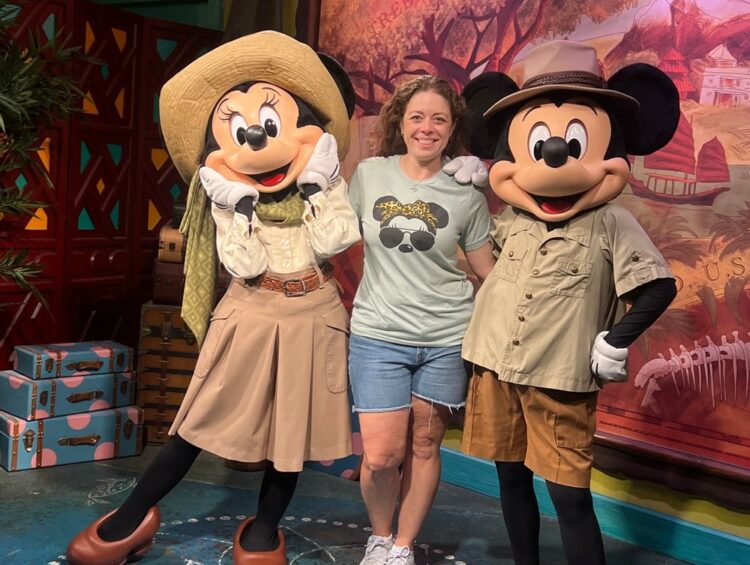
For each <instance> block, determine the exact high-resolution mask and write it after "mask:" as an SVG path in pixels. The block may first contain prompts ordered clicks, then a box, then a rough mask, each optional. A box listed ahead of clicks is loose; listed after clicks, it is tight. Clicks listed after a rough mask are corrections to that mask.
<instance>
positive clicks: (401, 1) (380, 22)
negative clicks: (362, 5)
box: [372, 0, 420, 33]
mask: <svg viewBox="0 0 750 565" xmlns="http://www.w3.org/2000/svg"><path fill="white" fill-rule="evenodd" d="M419 3H420V0H398V1H396V2H393V3H391V5H390V6H389V7H388V8H386V9H385V10H382V11H380V12H379V13H377V14H375V15H374V16H373V18H372V26H373V29H374V30H375V31H376V32H378V33H381V32H383V31H385V30H386V29H388V28H389V27H390V25H391V24H392V23H393V21H394V20H395V19H397V18H398V17H399V16H400V15H402V14H403V13H404V12H406V11H407V10H408V9H410V8H413V7H414V6H416V5H417V4H419Z"/></svg>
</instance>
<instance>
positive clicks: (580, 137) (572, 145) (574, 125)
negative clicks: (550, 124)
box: [565, 120, 588, 159]
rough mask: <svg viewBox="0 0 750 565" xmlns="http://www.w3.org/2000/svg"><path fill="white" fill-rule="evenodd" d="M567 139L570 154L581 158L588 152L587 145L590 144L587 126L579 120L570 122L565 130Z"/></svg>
mask: <svg viewBox="0 0 750 565" xmlns="http://www.w3.org/2000/svg"><path fill="white" fill-rule="evenodd" d="M565 141H567V142H568V148H569V149H568V151H569V153H570V156H571V157H573V158H575V159H580V158H581V156H583V155H585V154H586V147H587V146H588V135H586V127H585V126H584V125H583V124H582V123H581V122H579V121H578V120H573V121H572V122H570V123H569V124H568V129H567V130H566V132H565Z"/></svg>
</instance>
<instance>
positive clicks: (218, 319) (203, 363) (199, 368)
mask: <svg viewBox="0 0 750 565" xmlns="http://www.w3.org/2000/svg"><path fill="white" fill-rule="evenodd" d="M233 313H234V308H227V309H223V308H217V309H216V310H215V311H214V314H212V316H211V323H210V325H209V326H208V333H207V334H206V339H205V341H204V342H203V347H201V350H200V354H199V355H198V362H197V363H196V364H195V371H194V372H193V376H194V377H196V378H199V379H203V378H205V377H206V375H208V372H209V371H210V370H211V368H212V367H213V366H214V365H215V364H216V359H215V357H216V350H217V349H218V346H219V343H220V342H221V336H222V334H223V333H224V327H225V326H226V325H227V322H228V321H229V317H230V316H231V315H232V314H233Z"/></svg>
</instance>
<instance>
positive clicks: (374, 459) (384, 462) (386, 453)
mask: <svg viewBox="0 0 750 565" xmlns="http://www.w3.org/2000/svg"><path fill="white" fill-rule="evenodd" d="M405 452H406V450H405V449H403V448H402V449H399V448H394V449H386V450H377V451H374V452H369V451H365V454H364V457H363V459H362V464H363V465H365V466H366V467H367V469H368V470H369V471H370V472H373V473H379V472H383V471H388V470H389V469H393V468H398V466H399V465H401V464H402V463H403V462H404V456H405Z"/></svg>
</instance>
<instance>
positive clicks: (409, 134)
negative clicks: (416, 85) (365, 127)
mask: <svg viewBox="0 0 750 565" xmlns="http://www.w3.org/2000/svg"><path fill="white" fill-rule="evenodd" d="M452 131H453V117H452V116H451V109H450V105H449V104H448V101H447V100H446V99H445V98H443V97H442V96H441V95H440V94H438V93H437V92H434V91H432V90H420V91H419V92H417V93H416V94H414V95H413V96H412V97H411V99H410V100H409V102H408V103H407V104H406V111H405V112H404V118H403V120H402V121H401V133H402V136H403V138H404V143H405V144H406V154H407V155H409V156H411V157H413V158H415V159H416V160H417V161H419V162H421V163H429V162H432V161H434V160H436V159H437V160H439V159H441V158H442V156H443V151H444V150H445V147H446V146H447V145H448V141H449V140H450V136H451V133H452Z"/></svg>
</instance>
